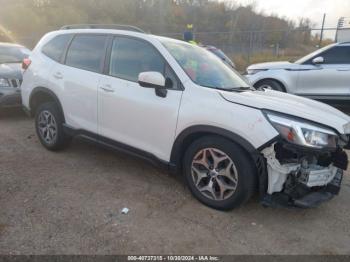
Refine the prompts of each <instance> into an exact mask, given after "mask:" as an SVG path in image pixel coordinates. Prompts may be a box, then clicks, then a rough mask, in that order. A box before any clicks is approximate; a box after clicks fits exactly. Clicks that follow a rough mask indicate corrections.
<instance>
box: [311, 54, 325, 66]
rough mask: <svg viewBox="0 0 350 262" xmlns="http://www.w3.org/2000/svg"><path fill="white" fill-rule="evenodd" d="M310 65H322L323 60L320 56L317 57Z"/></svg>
mask: <svg viewBox="0 0 350 262" xmlns="http://www.w3.org/2000/svg"><path fill="white" fill-rule="evenodd" d="M312 63H313V64H315V65H319V64H323V63H324V58H323V57H322V56H318V57H316V58H314V59H313V60H312Z"/></svg>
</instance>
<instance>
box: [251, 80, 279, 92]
mask: <svg viewBox="0 0 350 262" xmlns="http://www.w3.org/2000/svg"><path fill="white" fill-rule="evenodd" d="M254 87H255V88H256V89H258V90H264V89H270V90H275V91H279V92H286V91H285V89H284V87H283V86H282V85H281V84H280V83H279V82H277V81H275V80H271V79H267V80H263V81H261V82H259V83H257V84H256V85H255V86H254Z"/></svg>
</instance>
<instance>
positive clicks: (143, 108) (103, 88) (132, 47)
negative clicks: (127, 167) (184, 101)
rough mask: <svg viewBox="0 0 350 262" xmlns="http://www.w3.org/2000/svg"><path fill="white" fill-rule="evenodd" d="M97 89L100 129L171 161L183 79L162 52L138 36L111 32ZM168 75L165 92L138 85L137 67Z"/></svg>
mask: <svg viewBox="0 0 350 262" xmlns="http://www.w3.org/2000/svg"><path fill="white" fill-rule="evenodd" d="M110 49H111V51H110V53H111V55H110V61H109V64H108V69H107V72H105V73H106V75H105V76H103V78H102V80H101V82H100V88H99V90H98V121H99V122H98V123H99V134H100V135H101V137H102V138H107V139H110V140H113V141H116V142H120V143H122V144H126V145H128V146H131V147H133V148H135V149H139V150H140V151H145V152H147V153H150V154H152V155H154V156H157V157H158V158H160V159H163V160H166V161H168V160H169V157H170V152H171V148H172V145H173V142H174V139H175V130H176V124H177V117H178V111H179V106H180V101H181V97H182V88H181V83H180V81H179V80H178V78H177V77H176V75H175V74H174V72H173V71H172V69H171V68H170V66H169V65H168V64H167V62H166V61H165V59H164V58H163V56H162V55H161V54H160V52H159V51H158V50H157V49H156V48H155V47H154V46H153V45H152V44H151V43H149V42H146V41H145V40H142V39H138V38H131V37H115V38H114V39H113V41H112V43H111V48H110ZM147 71H156V72H160V73H161V74H163V75H164V76H165V77H166V78H169V79H171V82H172V85H171V86H169V89H168V90H167V95H166V97H160V96H157V95H156V92H155V89H152V88H144V87H141V86H140V85H139V84H138V76H139V74H140V73H141V72H147Z"/></svg>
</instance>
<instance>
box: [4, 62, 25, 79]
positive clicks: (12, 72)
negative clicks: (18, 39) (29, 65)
mask: <svg viewBox="0 0 350 262" xmlns="http://www.w3.org/2000/svg"><path fill="white" fill-rule="evenodd" d="M0 78H8V79H20V80H21V79H22V67H21V63H13V64H0Z"/></svg>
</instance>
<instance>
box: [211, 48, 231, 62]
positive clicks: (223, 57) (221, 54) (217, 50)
mask: <svg viewBox="0 0 350 262" xmlns="http://www.w3.org/2000/svg"><path fill="white" fill-rule="evenodd" d="M209 51H211V52H213V53H214V54H216V55H217V56H218V57H220V58H221V59H223V60H225V61H227V62H228V63H229V64H231V65H233V62H232V60H231V59H230V58H228V57H227V55H225V53H224V52H222V51H221V50H220V49H212V50H209Z"/></svg>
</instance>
